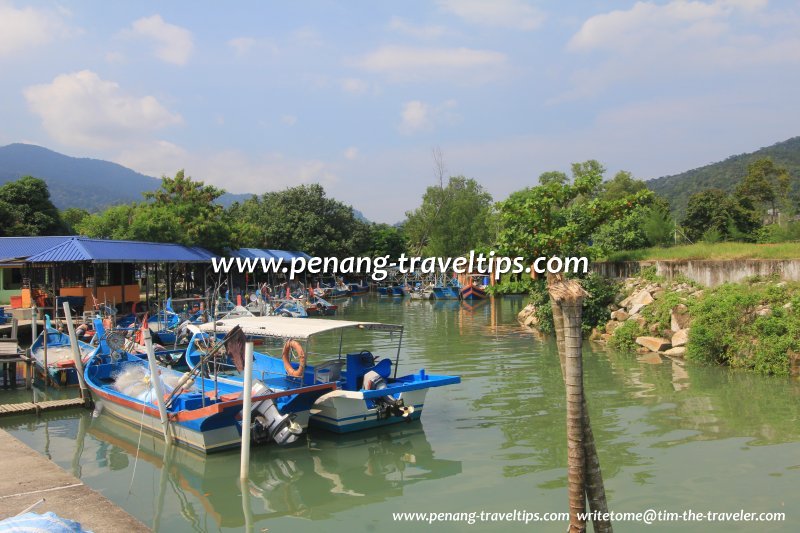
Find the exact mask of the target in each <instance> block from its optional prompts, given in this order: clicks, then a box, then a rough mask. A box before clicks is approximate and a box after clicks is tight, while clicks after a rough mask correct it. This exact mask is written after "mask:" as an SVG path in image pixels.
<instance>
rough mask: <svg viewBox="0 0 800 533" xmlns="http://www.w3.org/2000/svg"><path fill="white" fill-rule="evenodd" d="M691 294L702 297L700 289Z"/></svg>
mask: <svg viewBox="0 0 800 533" xmlns="http://www.w3.org/2000/svg"><path fill="white" fill-rule="evenodd" d="M692 296H694V297H695V298H702V297H703V291H702V289H701V290H699V291H695V292H694V294H692Z"/></svg>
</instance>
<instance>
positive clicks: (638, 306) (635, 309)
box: [628, 304, 645, 315]
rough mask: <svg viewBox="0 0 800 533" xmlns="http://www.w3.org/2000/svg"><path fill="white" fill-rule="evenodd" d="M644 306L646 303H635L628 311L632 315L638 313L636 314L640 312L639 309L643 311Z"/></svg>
mask: <svg viewBox="0 0 800 533" xmlns="http://www.w3.org/2000/svg"><path fill="white" fill-rule="evenodd" d="M644 307H645V304H633V306H631V308H630V310H629V311H628V313H629V314H630V315H636V314H639V311H641V310H642V309H644Z"/></svg>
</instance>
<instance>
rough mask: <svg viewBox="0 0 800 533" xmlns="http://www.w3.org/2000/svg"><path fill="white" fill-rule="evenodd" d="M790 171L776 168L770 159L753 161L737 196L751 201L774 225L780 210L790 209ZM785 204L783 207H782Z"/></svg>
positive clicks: (738, 188)
mask: <svg viewBox="0 0 800 533" xmlns="http://www.w3.org/2000/svg"><path fill="white" fill-rule="evenodd" d="M790 181H791V180H790V176H789V171H788V170H787V169H786V168H785V167H779V166H776V165H775V164H774V163H773V162H772V160H771V159H770V158H768V157H765V158H762V159H758V160H756V161H753V162H752V163H750V164H749V165H748V166H747V175H746V176H745V177H744V179H743V180H742V182H741V183H740V184H739V186H738V187H737V189H736V195H737V196H738V197H740V198H747V199H749V200H750V201H751V202H752V203H753V204H754V205H755V206H761V209H759V211H760V212H761V213H764V212H765V211H766V210H767V209H769V211H768V212H767V214H768V216H769V218H770V221H771V223H772V224H774V223H776V222H778V209H779V208H782V209H783V210H788V207H789V186H790ZM780 204H783V205H780Z"/></svg>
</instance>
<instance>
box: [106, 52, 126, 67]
mask: <svg viewBox="0 0 800 533" xmlns="http://www.w3.org/2000/svg"><path fill="white" fill-rule="evenodd" d="M106 62H108V63H111V64H112V65H117V64H121V63H124V62H125V55H124V54H122V53H121V52H110V51H109V52H106Z"/></svg>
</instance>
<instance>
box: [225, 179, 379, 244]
mask: <svg viewBox="0 0 800 533" xmlns="http://www.w3.org/2000/svg"><path fill="white" fill-rule="evenodd" d="M229 213H230V219H231V220H232V222H233V223H234V225H235V228H234V237H233V239H234V242H235V243H236V245H237V246H239V247H243V246H244V247H255V248H277V249H284V250H301V251H303V252H306V253H308V254H311V255H315V256H320V257H323V256H331V257H334V256H335V257H346V256H350V255H358V254H360V253H362V252H364V251H365V250H366V249H367V248H368V247H369V243H370V227H369V224H367V223H366V222H363V221H361V220H359V219H358V218H356V216H355V214H354V212H353V208H352V207H350V206H348V205H345V204H343V203H342V202H339V201H338V200H335V199H333V198H328V197H327V196H326V194H325V189H324V188H323V187H322V185H319V184H313V185H300V186H297V187H292V188H289V189H285V190H283V191H278V192H268V193H265V194H263V195H261V196H252V197H251V198H248V199H247V200H245V201H244V202H242V203H235V204H233V205H232V206H231V208H230V210H229Z"/></svg>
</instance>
